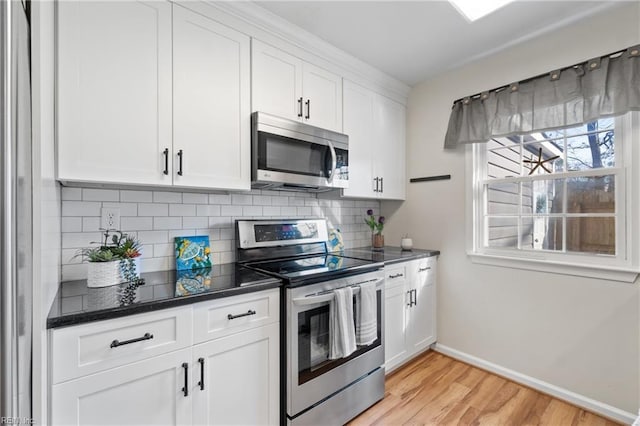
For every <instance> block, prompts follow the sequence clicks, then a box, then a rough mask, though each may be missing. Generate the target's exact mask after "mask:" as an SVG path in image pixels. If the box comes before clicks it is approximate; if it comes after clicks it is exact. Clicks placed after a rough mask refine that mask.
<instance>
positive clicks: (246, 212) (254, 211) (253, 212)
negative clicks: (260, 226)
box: [242, 206, 262, 217]
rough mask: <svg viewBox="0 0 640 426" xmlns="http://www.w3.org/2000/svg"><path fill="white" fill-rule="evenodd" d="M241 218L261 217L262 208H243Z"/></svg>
mask: <svg viewBox="0 0 640 426" xmlns="http://www.w3.org/2000/svg"><path fill="white" fill-rule="evenodd" d="M242 216H253V217H255V216H262V206H244V207H243V208H242Z"/></svg>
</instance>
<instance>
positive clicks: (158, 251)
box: [153, 243, 174, 257]
mask: <svg viewBox="0 0 640 426" xmlns="http://www.w3.org/2000/svg"><path fill="white" fill-rule="evenodd" d="M173 254H174V244H173V243H165V244H154V245H153V256H154V257H168V256H173Z"/></svg>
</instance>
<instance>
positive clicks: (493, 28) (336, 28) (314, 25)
mask: <svg viewBox="0 0 640 426" xmlns="http://www.w3.org/2000/svg"><path fill="white" fill-rule="evenodd" d="M622 2H623V1H612V0H608V1H581V0H569V1H550V0H547V1H540V0H538V1H516V2H515V3H511V4H508V5H507V6H505V7H503V8H502V9H499V10H498V11H496V12H494V13H492V14H490V15H488V16H485V17H483V18H481V19H479V20H477V21H475V22H469V21H467V20H466V19H465V18H464V17H463V16H462V15H460V14H459V13H458V12H457V10H456V9H455V8H454V7H453V6H452V5H451V4H450V3H449V2H448V1H444V0H439V1H436V0H431V1H424V0H423V1H256V2H255V3H257V4H258V5H259V6H261V7H263V8H265V9H267V10H269V11H271V12H272V13H274V14H276V15H278V16H280V17H282V18H284V19H285V20H287V21H289V22H292V23H294V24H295V25H297V26H299V27H301V28H303V29H305V30H307V31H308V32H310V33H312V34H314V35H316V36H318V37H319V38H321V39H323V40H325V41H327V42H329V43H331V44H333V45H334V46H336V47H338V48H340V49H342V50H344V51H346V52H348V53H350V54H351V55H353V56H355V57H356V58H358V59H360V60H362V61H364V62H367V63H369V64H370V65H372V66H374V67H376V68H378V69H380V70H382V71H384V72H385V73H387V74H389V75H391V76H393V77H395V78H397V79H398V80H400V81H403V82H404V83H406V84H408V85H410V86H413V85H414V84H416V83H419V82H421V81H424V80H426V79H428V78H430V77H432V76H434V75H437V74H439V73H441V72H443V71H446V70H449V69H452V68H456V67H458V66H461V65H463V64H466V63H468V62H471V61H473V60H476V59H479V58H481V57H484V56H487V55H490V54H492V53H495V52H496V51H499V50H502V49H505V48H507V47H510V46H513V45H515V44H517V43H520V42H522V41H525V40H528V39H531V38H533V37H536V36H539V35H541V34H543V33H545V32H548V31H552V30H553V29H556V28H558V27H560V26H563V25H567V24H569V23H571V22H574V21H578V20H580V19H584V18H586V17H587V16H590V15H593V14H596V13H599V12H602V11H603V10H604V9H608V8H610V7H613V6H615V5H616V4H620V3H622Z"/></svg>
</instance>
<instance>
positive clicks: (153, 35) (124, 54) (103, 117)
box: [56, 1, 171, 185]
mask: <svg viewBox="0 0 640 426" xmlns="http://www.w3.org/2000/svg"><path fill="white" fill-rule="evenodd" d="M56 4H57V7H58V22H57V31H58V43H57V47H58V52H57V53H58V57H57V60H58V70H57V84H58V90H57V111H56V113H57V127H58V130H57V140H58V147H57V149H58V178H59V179H60V180H63V181H66V180H69V181H90V182H119V183H125V184H144V185H150V184H163V185H164V184H171V170H170V168H171V164H169V170H168V171H167V172H168V173H167V174H166V175H165V174H163V173H162V171H163V169H164V158H163V157H164V156H163V152H164V150H165V149H171V4H170V3H168V2H157V1H154V2H134V1H127V2H124V1H122V2H81V1H60V2H57V3H56Z"/></svg>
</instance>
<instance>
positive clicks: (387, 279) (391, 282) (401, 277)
mask: <svg viewBox="0 0 640 426" xmlns="http://www.w3.org/2000/svg"><path fill="white" fill-rule="evenodd" d="M406 277H407V271H406V269H405V266H404V265H401V266H396V265H394V266H392V267H385V268H384V284H385V287H386V288H390V287H395V286H396V285H399V284H403V283H404V281H405V279H406Z"/></svg>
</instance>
